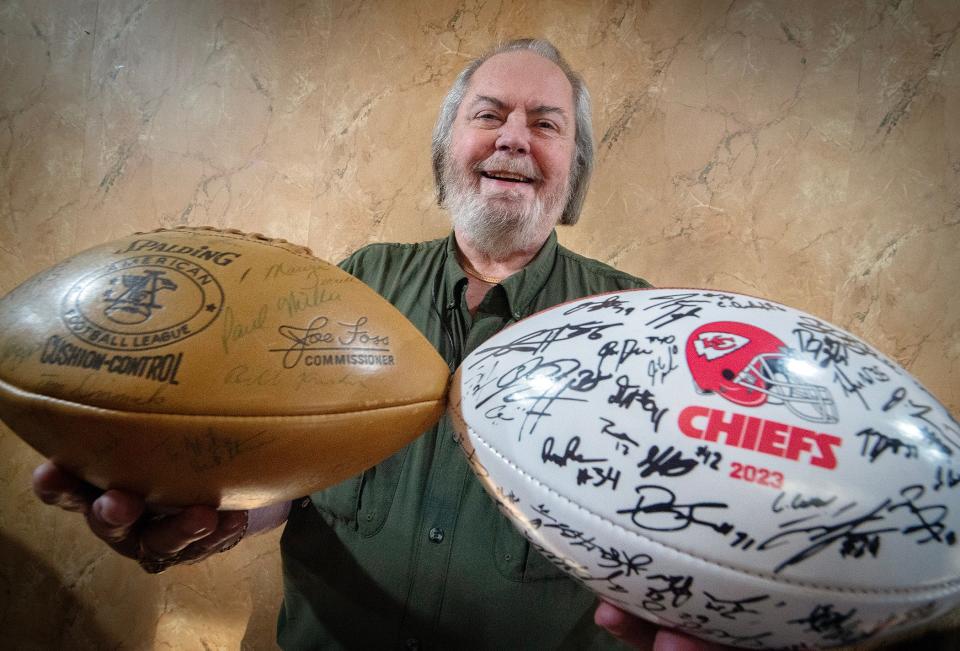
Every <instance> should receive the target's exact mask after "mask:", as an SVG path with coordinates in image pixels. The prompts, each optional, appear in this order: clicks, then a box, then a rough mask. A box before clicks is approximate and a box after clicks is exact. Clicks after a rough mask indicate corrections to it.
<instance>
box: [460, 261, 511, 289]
mask: <svg viewBox="0 0 960 651" xmlns="http://www.w3.org/2000/svg"><path fill="white" fill-rule="evenodd" d="M457 259H458V260H459V262H460V268H461V269H463V272H464V273H465V274H467V275H468V276H473V277H474V278H476V279H477V280H481V281H483V282H485V283H489V284H491V285H498V284H500V283H502V282H503V281H504V279H505V278H506V276H504V277H503V278H496V277H495V276H484V275H483V274H482V273H480V272H479V271H477V270H476V269H474V268H473V266H472V265H471V264H470V263H469V262H467V260H466V258H464V256H463V255H458V256H457Z"/></svg>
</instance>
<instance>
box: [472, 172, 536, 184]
mask: <svg viewBox="0 0 960 651" xmlns="http://www.w3.org/2000/svg"><path fill="white" fill-rule="evenodd" d="M480 176H482V177H484V178H487V179H493V180H494V181H508V182H510V183H533V179H531V178H530V177H527V176H523V175H522V174H514V173H513V172H499V171H497V172H480Z"/></svg>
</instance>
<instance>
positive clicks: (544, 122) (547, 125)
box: [537, 120, 557, 131]
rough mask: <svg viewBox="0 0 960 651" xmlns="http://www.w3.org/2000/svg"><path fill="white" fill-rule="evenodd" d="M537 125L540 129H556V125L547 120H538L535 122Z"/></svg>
mask: <svg viewBox="0 0 960 651" xmlns="http://www.w3.org/2000/svg"><path fill="white" fill-rule="evenodd" d="M537 126H538V127H540V128H541V129H552V130H554V131H556V130H557V125H555V124H554V123H553V122H549V121H547V120H540V121H539V122H537Z"/></svg>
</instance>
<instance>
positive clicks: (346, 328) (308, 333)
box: [270, 316, 390, 368]
mask: <svg viewBox="0 0 960 651" xmlns="http://www.w3.org/2000/svg"><path fill="white" fill-rule="evenodd" d="M368 320H369V319H367V317H365V316H362V317H360V318H359V319H357V320H356V321H348V322H343V321H335V322H331V321H330V319H329V318H327V317H325V316H317V317H314V318H313V320H312V321H310V323H308V324H307V327H305V328H298V327H296V326H289V325H282V326H280V327H279V328H278V329H277V331H278V332H279V333H280V335H281V336H282V337H283V338H284V339H287V340H288V341H290V342H292V344H291V345H290V346H289V347H288V348H271V349H270V350H271V352H276V353H283V367H284V368H294V367H296V366H297V364H299V363H300V360H301V359H303V356H304V354H305V353H307V352H310V351H351V352H354V351H358V352H375V353H386V352H389V351H390V348H389V346H390V337H389V336H387V335H379V334H375V333H374V332H371V331H370V330H369V329H368V328H367V321H368Z"/></svg>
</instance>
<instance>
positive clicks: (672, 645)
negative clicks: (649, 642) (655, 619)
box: [653, 628, 736, 651]
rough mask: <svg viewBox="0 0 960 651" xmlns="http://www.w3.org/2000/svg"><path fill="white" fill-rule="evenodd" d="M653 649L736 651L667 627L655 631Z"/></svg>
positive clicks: (668, 650) (672, 650)
mask: <svg viewBox="0 0 960 651" xmlns="http://www.w3.org/2000/svg"><path fill="white" fill-rule="evenodd" d="M653 651H736V649H733V648H732V647H728V646H723V645H721V644H715V643H713V642H706V641H704V640H698V639H696V638H692V637H690V636H688V635H683V634H682V633H678V632H677V631H671V630H670V629H669V628H662V629H660V630H659V631H658V632H657V639H656V642H654V644H653Z"/></svg>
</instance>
